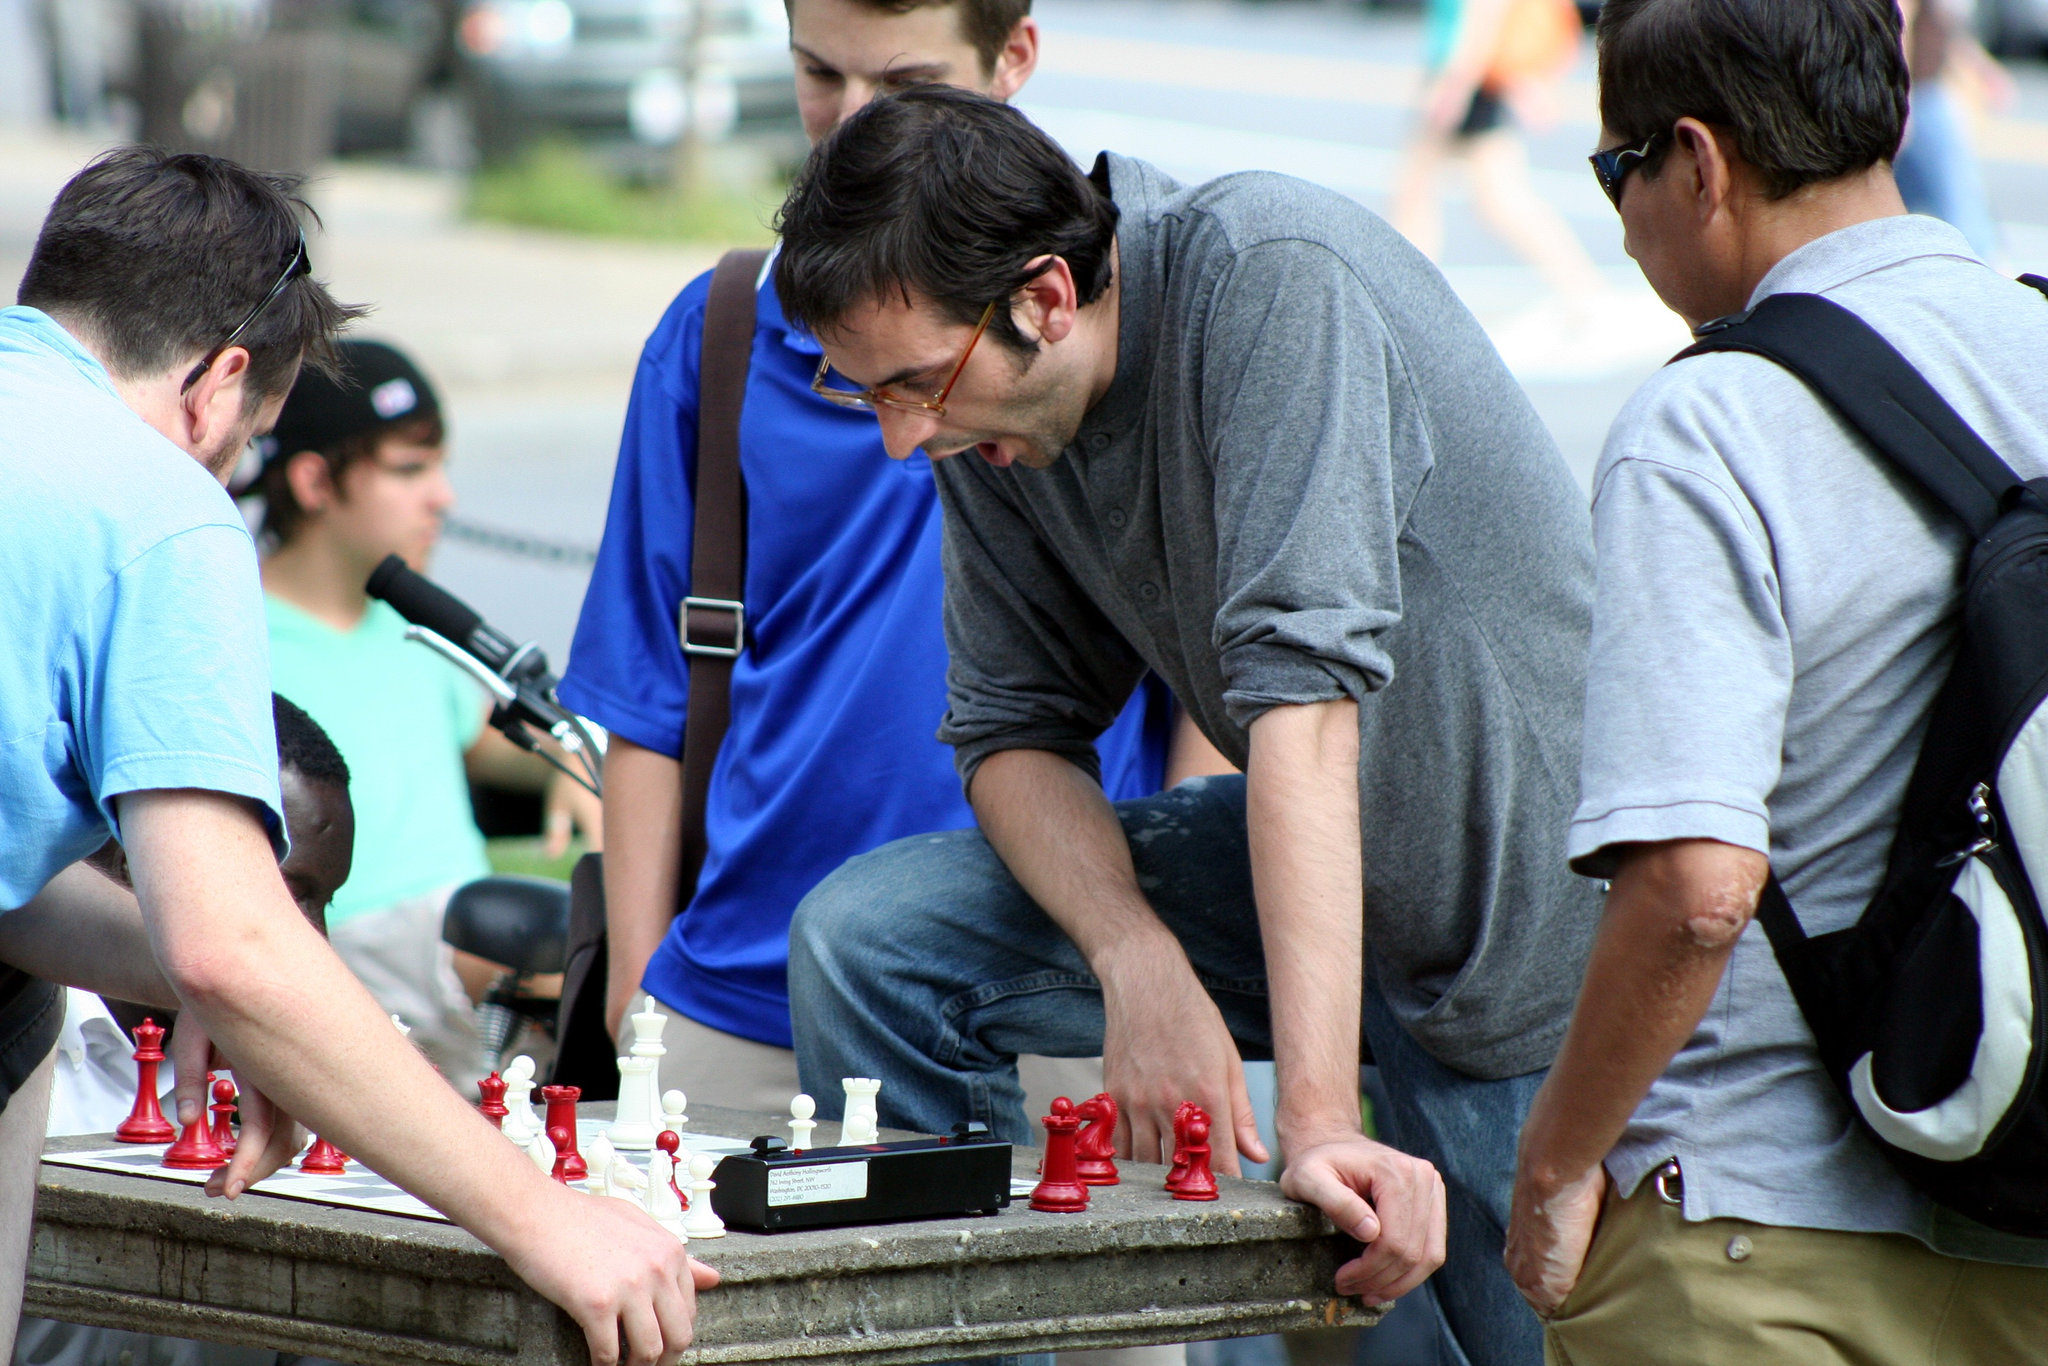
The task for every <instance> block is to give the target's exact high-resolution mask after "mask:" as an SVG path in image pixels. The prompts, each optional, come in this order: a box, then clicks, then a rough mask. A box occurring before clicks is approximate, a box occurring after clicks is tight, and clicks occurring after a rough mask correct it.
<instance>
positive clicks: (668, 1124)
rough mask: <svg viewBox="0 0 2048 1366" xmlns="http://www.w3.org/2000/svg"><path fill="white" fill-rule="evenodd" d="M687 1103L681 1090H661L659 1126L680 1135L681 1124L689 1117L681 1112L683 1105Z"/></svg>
mask: <svg viewBox="0 0 2048 1366" xmlns="http://www.w3.org/2000/svg"><path fill="white" fill-rule="evenodd" d="M689 1103H690V1102H689V1098H688V1097H686V1096H685V1095H684V1094H683V1093H682V1092H681V1091H664V1092H662V1093H661V1127H662V1128H664V1129H667V1130H668V1131H669V1132H670V1133H672V1134H675V1135H677V1136H678V1137H680V1136H681V1135H682V1132H683V1126H684V1125H685V1124H688V1123H689V1122H690V1117H689V1116H688V1115H687V1114H685V1113H684V1112H683V1107H684V1106H685V1105H688V1104H689Z"/></svg>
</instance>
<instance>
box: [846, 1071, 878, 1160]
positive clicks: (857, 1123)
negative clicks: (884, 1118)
mask: <svg viewBox="0 0 2048 1366" xmlns="http://www.w3.org/2000/svg"><path fill="white" fill-rule="evenodd" d="M839 1085H840V1088H841V1089H842V1090H844V1091H845V1092H846V1108H845V1109H843V1110H841V1111H840V1112H839V1113H840V1115H841V1116H842V1117H841V1119H840V1121H839V1146H840V1147H842V1148H857V1147H861V1146H863V1145H865V1144H869V1143H877V1142H880V1141H881V1137H882V1132H881V1118H880V1112H879V1110H878V1109H877V1097H878V1096H879V1095H880V1094H881V1090H882V1083H881V1082H879V1081H877V1080H876V1079H875V1078H873V1077H843V1078H841V1079H840V1082H839Z"/></svg>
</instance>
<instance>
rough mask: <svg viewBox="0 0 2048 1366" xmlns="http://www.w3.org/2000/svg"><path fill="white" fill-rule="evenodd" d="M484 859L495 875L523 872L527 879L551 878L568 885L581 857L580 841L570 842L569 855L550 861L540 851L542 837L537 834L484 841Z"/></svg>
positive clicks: (581, 847) (581, 842) (581, 846)
mask: <svg viewBox="0 0 2048 1366" xmlns="http://www.w3.org/2000/svg"><path fill="white" fill-rule="evenodd" d="M484 857H485V858H488V859H489V860H490V861H491V871H492V872H494V873H524V874H526V875H527V876H529V877H551V878H554V879H556V880H557V881H559V882H567V881H568V880H569V873H570V870H571V869H573V868H575V866H576V860H577V859H580V858H582V857H583V841H581V840H571V841H570V843H569V852H568V853H566V854H564V855H562V856H561V857H560V858H549V857H548V856H547V854H546V853H544V852H543V851H542V849H541V837H540V836H538V835H521V836H517V837H513V838H504V839H494V840H486V841H485V842H484Z"/></svg>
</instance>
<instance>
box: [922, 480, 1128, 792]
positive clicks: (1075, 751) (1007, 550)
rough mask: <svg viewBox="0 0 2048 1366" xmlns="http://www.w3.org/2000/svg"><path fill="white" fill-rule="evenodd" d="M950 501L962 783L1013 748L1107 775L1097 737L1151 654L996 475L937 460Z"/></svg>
mask: <svg viewBox="0 0 2048 1366" xmlns="http://www.w3.org/2000/svg"><path fill="white" fill-rule="evenodd" d="M934 474H935V475H936V477H937V481H938V489H939V498H940V501H941V503H942V504H943V506H944V508H945V539H944V560H945V571H946V598H945V601H946V650H947V654H948V657H949V658H948V664H947V669H946V716H945V720H944V721H943V722H942V723H941V724H940V726H939V739H940V740H941V741H943V742H944V743H946V744H949V745H952V746H953V754H954V763H955V765H956V766H957V767H958V769H959V772H960V780H961V782H962V783H963V784H967V785H969V786H971V785H972V784H973V782H974V774H975V771H976V770H977V769H979V768H980V767H981V764H982V761H983V760H985V759H987V758H988V756H989V755H991V754H994V753H996V752H998V751H1000V750H1005V749H1042V750H1049V751H1051V752H1052V753H1054V754H1058V755H1060V756H1062V757H1064V758H1066V759H1068V760H1070V761H1071V762H1073V763H1074V764H1076V765H1078V766H1079V767H1081V768H1082V769H1084V770H1086V771H1087V772H1088V773H1089V774H1090V776H1092V777H1094V778H1095V779H1096V780H1097V781H1100V780H1101V776H1102V773H1101V764H1100V762H1099V760H1098V759H1097V757H1096V752H1095V738H1096V737H1097V736H1098V735H1100V734H1102V732H1103V731H1105V730H1107V729H1108V728H1109V725H1110V723H1111V722H1112V721H1114V720H1115V719H1116V716H1117V712H1118V711H1119V710H1120V709H1121V708H1122V707H1123V704H1124V702H1125V700H1126V699H1127V698H1129V696H1130V695H1131V690H1132V689H1133V688H1135V687H1136V686H1137V683H1138V679H1139V678H1140V677H1141V676H1142V675H1143V673H1144V667H1145V666H1144V663H1143V661H1142V660H1140V659H1139V658H1138V656H1137V654H1136V653H1135V652H1134V651H1133V650H1132V649H1131V647H1130V646H1129V645H1128V644H1127V643H1126V642H1125V641H1124V639H1123V637H1122V636H1120V635H1119V634H1118V633H1117V632H1116V630H1115V629H1114V628H1113V627H1112V626H1111V625H1110V624H1109V621H1108V620H1107V619H1106V618H1105V617H1104V616H1103V614H1102V612H1101V611H1100V610H1099V609H1098V608H1097V607H1096V606H1095V604H1094V603H1093V602H1092V601H1090V600H1089V598H1088V596H1087V595H1086V594H1085V593H1084V592H1083V591H1082V590H1081V587H1080V585H1079V584H1077V583H1076V582H1075V581H1074V579H1073V576H1072V575H1071V574H1069V573H1068V572H1067V570H1066V568H1065V566H1063V565H1062V564H1061V563H1060V562H1059V560H1058V558H1057V557H1056V556H1055V555H1054V554H1053V553H1052V551H1051V550H1050V549H1048V548H1047V546H1046V544H1045V542H1044V540H1043V539H1042V538H1041V537H1040V536H1039V535H1038V534H1037V532H1036V530H1035V529H1034V528H1033V526H1032V525H1031V523H1030V521H1029V519H1028V517H1027V516H1026V514H1025V513H1024V512H1023V511H1022V510H1021V509H1019V508H1018V507H1017V506H1016V505H1015V504H1014V503H1012V502H1011V500H1010V498H1009V495H1008V493H1007V491H1006V490H1005V489H1003V488H1002V487H1001V486H1000V484H999V482H998V479H997V477H996V475H995V472H994V471H993V470H991V469H989V467H988V466H986V465H985V464H983V463H982V462H981V461H980V460H979V459H978V458H974V457H968V456H958V457H955V458H953V459H950V460H945V461H941V462H939V463H938V464H937V465H936V466H935V468H934Z"/></svg>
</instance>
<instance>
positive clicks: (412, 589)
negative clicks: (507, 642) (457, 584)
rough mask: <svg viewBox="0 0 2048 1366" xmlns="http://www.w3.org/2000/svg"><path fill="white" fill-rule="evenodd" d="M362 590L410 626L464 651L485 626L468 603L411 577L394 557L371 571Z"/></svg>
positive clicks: (422, 578) (426, 580) (421, 577)
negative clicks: (475, 634)
mask: <svg viewBox="0 0 2048 1366" xmlns="http://www.w3.org/2000/svg"><path fill="white" fill-rule="evenodd" d="M363 588H364V591H365V592H367V593H368V594H369V595H370V596H371V597H373V598H382V599H383V600H384V601H386V602H388V603H390V604H391V605H392V607H394V608H395V609H397V611H398V615H400V616H402V617H404V618H405V619H406V620H407V621H409V622H411V623H412V624H413V625H415V626H424V627H426V628H427V629H428V630H429V631H432V632H434V633H435V634H436V635H438V636H441V637H443V638H445V639H447V640H448V641H450V642H452V643H454V644H456V645H460V646H462V647H464V648H465V649H466V648H469V646H470V637H471V636H472V635H473V634H474V633H475V632H476V630H477V629H478V628H479V627H481V626H482V625H483V624H484V619H483V618H482V617H480V616H478V615H477V613H476V610H475V609H474V608H472V607H471V606H470V605H469V604H468V603H466V602H464V601H463V600H462V599H461V598H458V597H456V596H455V595H454V594H453V593H450V592H449V591H448V590H447V589H445V588H443V587H441V586H440V585H439V584H437V583H435V582H434V581H433V580H432V579H429V578H427V577H425V576H424V575H421V574H416V573H414V572H413V571H412V569H411V568H409V567H408V566H407V565H406V563H405V561H404V560H402V559H400V558H399V557H398V556H396V555H386V556H385V557H384V562H383V563H382V564H380V565H378V566H377V567H376V569H375V570H373V571H371V574H370V581H369V582H368V583H367V584H365V585H364V586H363Z"/></svg>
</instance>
